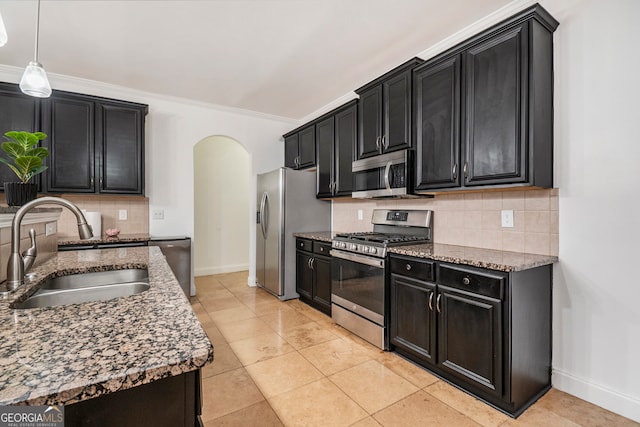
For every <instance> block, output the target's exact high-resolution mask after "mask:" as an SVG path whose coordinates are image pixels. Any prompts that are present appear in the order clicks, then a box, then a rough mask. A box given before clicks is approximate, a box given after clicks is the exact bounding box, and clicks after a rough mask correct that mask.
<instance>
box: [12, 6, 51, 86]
mask: <svg viewBox="0 0 640 427" xmlns="http://www.w3.org/2000/svg"><path fill="white" fill-rule="evenodd" d="M39 32H40V0H38V14H37V15H36V47H35V55H34V60H33V61H31V62H29V65H27V68H26V69H25V70H24V74H23V75H22V79H21V80H20V90H21V91H22V92H24V93H26V94H27V95H30V96H35V97H38V98H48V97H49V96H51V85H50V84H49V79H48V78H47V73H45V71H44V68H43V67H42V64H40V63H39V62H38V35H39Z"/></svg>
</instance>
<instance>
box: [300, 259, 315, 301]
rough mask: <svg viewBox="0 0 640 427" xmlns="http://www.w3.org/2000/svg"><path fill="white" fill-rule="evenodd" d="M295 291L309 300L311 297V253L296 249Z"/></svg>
mask: <svg viewBox="0 0 640 427" xmlns="http://www.w3.org/2000/svg"><path fill="white" fill-rule="evenodd" d="M296 291H298V293H299V294H300V296H301V297H304V298H306V299H307V300H309V301H311V300H312V298H313V270H312V269H311V254H310V253H307V252H303V251H296Z"/></svg>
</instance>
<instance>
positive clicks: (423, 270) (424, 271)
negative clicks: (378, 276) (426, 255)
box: [389, 257, 434, 281]
mask: <svg viewBox="0 0 640 427" xmlns="http://www.w3.org/2000/svg"><path fill="white" fill-rule="evenodd" d="M389 261H390V264H391V272H392V273H395V274H399V275H402V276H405V277H413V278H414V279H419V280H426V281H433V271H434V264H433V262H429V261H422V260H419V259H418V258H400V257H391V259H390V260H389Z"/></svg>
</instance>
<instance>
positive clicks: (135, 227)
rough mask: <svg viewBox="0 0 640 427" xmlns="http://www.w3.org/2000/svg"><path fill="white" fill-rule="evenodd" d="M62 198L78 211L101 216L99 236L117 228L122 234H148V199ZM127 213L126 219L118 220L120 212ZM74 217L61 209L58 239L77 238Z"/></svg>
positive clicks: (112, 197)
mask: <svg viewBox="0 0 640 427" xmlns="http://www.w3.org/2000/svg"><path fill="white" fill-rule="evenodd" d="M62 197H64V198H65V199H67V200H69V201H71V202H72V203H74V204H76V205H77V206H78V207H79V208H80V209H83V210H86V211H88V212H100V213H101V214H102V230H101V235H104V231H105V230H106V229H108V228H117V229H119V230H120V232H121V233H122V234H132V233H135V234H138V233H149V199H147V198H142V197H126V196H122V197H117V196H103V195H101V196H74V195H69V194H65V195H63V196H62ZM122 209H124V210H126V211H127V219H126V220H120V219H118V212H119V211H120V210H122ZM77 236H78V227H77V221H76V217H75V216H74V215H73V214H72V213H71V212H70V211H69V210H68V209H63V210H62V214H61V215H60V219H59V220H58V237H59V238H66V237H77Z"/></svg>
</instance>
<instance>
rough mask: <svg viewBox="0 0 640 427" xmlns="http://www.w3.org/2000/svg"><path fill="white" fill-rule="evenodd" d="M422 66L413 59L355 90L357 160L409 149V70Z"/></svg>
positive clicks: (410, 91) (419, 60)
mask: <svg viewBox="0 0 640 427" xmlns="http://www.w3.org/2000/svg"><path fill="white" fill-rule="evenodd" d="M422 62H423V61H422V60H421V59H419V58H413V59H411V60H409V61H407V62H405V63H404V64H402V65H400V66H398V67H396V68H394V69H393V70H391V71H389V72H388V73H386V74H384V75H383V76H381V77H379V78H377V79H376V80H374V81H372V82H370V83H368V84H366V85H365V86H362V87H361V88H359V89H357V90H356V93H357V94H358V95H360V101H359V103H360V106H359V108H358V144H357V150H356V155H357V159H363V158H366V157H372V156H376V155H378V154H382V153H387V152H391V151H396V150H401V149H404V148H410V147H411V120H412V119H411V93H412V88H411V87H412V81H411V70H412V69H413V68H414V67H416V66H417V65H418V64H420V63H422Z"/></svg>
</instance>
